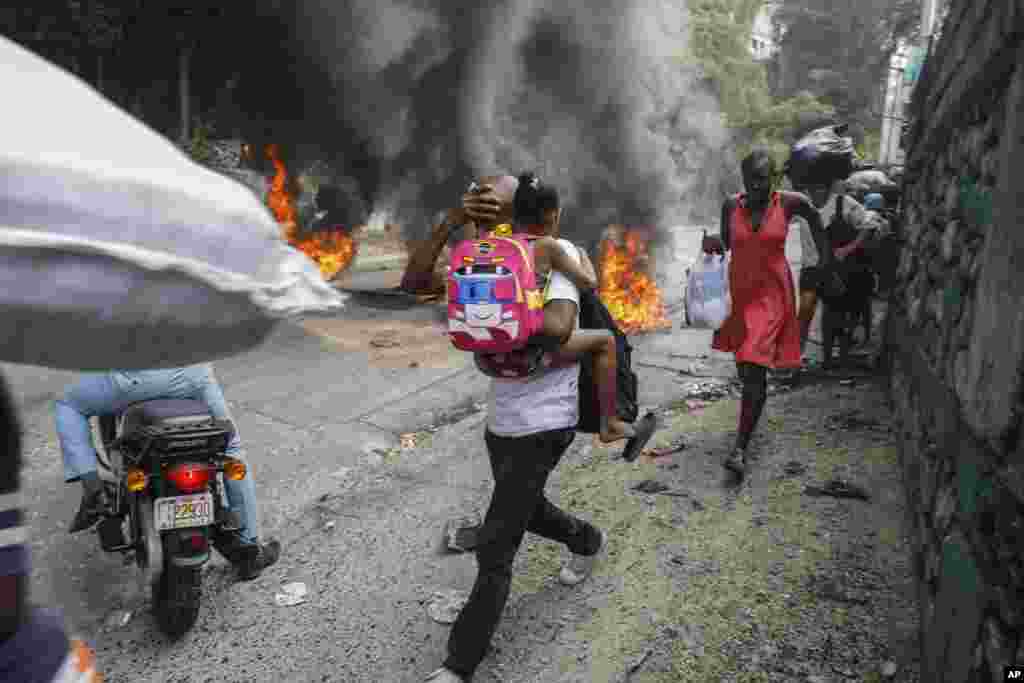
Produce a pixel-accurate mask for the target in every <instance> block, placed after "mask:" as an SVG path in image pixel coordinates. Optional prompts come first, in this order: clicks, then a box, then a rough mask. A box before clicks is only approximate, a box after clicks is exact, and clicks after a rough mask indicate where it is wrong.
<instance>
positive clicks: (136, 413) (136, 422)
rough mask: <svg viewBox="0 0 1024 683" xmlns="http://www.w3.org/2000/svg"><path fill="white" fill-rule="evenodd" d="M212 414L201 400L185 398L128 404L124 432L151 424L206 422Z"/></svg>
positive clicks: (182, 425)
mask: <svg viewBox="0 0 1024 683" xmlns="http://www.w3.org/2000/svg"><path fill="white" fill-rule="evenodd" d="M212 418H213V416H212V415H211V414H210V409H209V408H207V407H206V404H205V403H203V402H202V401H192V400H185V399H156V400H153V401H143V402H142V403H136V404H134V405H131V406H129V407H128V408H127V409H126V410H125V411H124V430H123V433H124V434H130V433H131V432H133V431H135V430H136V429H138V428H139V427H145V426H152V425H174V426H176V427H188V426H190V425H195V426H199V425H203V424H208V423H209V422H210V420H211V419H212Z"/></svg>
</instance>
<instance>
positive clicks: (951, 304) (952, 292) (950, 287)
mask: <svg viewBox="0 0 1024 683" xmlns="http://www.w3.org/2000/svg"><path fill="white" fill-rule="evenodd" d="M960 297H961V292H960V280H959V278H953V279H952V280H951V281H950V282H949V283H948V284H947V285H946V291H945V300H946V316H947V317H949V316H952V315H953V313H954V311H956V310H958V309H959V308H960Z"/></svg>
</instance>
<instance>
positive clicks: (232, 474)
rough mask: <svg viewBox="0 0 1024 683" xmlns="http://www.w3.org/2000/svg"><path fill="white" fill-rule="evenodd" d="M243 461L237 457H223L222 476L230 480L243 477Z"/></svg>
mask: <svg viewBox="0 0 1024 683" xmlns="http://www.w3.org/2000/svg"><path fill="white" fill-rule="evenodd" d="M245 472H246V469H245V463H244V462H242V461H241V460H238V459H237V458H225V459H224V476H225V477H227V478H228V479H231V480H232V481H241V480H242V479H245Z"/></svg>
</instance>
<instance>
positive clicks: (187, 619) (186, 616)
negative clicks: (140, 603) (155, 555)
mask: <svg viewBox="0 0 1024 683" xmlns="http://www.w3.org/2000/svg"><path fill="white" fill-rule="evenodd" d="M202 596H203V587H202V574H201V570H200V568H199V567H176V566H174V565H173V564H171V563H170V562H168V563H167V564H166V565H165V566H164V571H163V573H162V574H161V575H160V580H159V581H158V582H157V584H156V585H155V586H153V612H154V613H155V615H156V623H157V625H158V626H159V627H160V630H161V631H162V632H163V633H164V634H165V635H167V636H168V637H170V638H180V637H181V636H183V635H184V634H185V633H187V632H188V631H189V629H191V628H192V627H193V626H194V625H195V623H196V619H197V618H198V617H199V603H200V602H201V600H202Z"/></svg>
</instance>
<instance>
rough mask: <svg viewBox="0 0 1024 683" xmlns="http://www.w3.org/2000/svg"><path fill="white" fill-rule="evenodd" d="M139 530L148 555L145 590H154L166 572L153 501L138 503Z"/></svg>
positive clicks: (144, 577) (145, 568)
mask: <svg viewBox="0 0 1024 683" xmlns="http://www.w3.org/2000/svg"><path fill="white" fill-rule="evenodd" d="M138 512H139V529H140V531H141V532H142V544H143V552H145V553H146V565H145V566H144V567H143V568H142V580H143V581H144V582H145V583H144V585H143V587H144V588H152V587H154V586H156V585H158V584H159V583H160V577H161V576H162V575H163V571H164V545H163V542H162V541H161V540H160V533H159V532H158V531H157V530H156V521H155V520H154V519H153V500H152V499H151V498H144V499H142V500H140V501H139V503H138Z"/></svg>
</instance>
